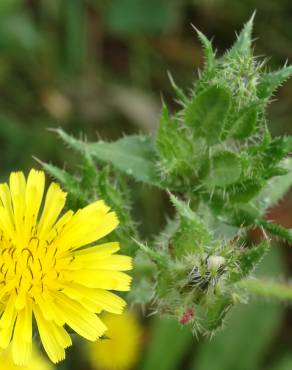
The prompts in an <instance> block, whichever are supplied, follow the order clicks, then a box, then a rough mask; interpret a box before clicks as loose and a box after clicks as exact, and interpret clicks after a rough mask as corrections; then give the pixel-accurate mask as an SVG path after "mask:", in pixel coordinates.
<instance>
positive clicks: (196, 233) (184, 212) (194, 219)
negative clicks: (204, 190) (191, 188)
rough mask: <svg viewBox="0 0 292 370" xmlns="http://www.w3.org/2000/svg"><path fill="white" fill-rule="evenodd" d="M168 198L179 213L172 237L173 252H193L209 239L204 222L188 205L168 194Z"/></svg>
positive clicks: (182, 254)
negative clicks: (177, 223) (176, 226)
mask: <svg viewBox="0 0 292 370" xmlns="http://www.w3.org/2000/svg"><path fill="white" fill-rule="evenodd" d="M170 199H171V202H172V203H173V205H174V206H175V208H176V210H177V212H178V215H179V225H178V228H177V230H176V232H175V233H174V235H173V237H172V243H173V253H174V255H175V256H176V257H182V256H184V255H187V254H190V253H192V254H194V253H196V252H199V251H200V247H202V246H205V245H207V244H208V243H209V242H210V241H211V238H212V237H211V234H210V233H209V231H208V229H207V227H206V225H205V224H204V222H203V221H202V220H201V219H200V218H199V217H198V215H197V214H196V213H195V212H193V211H192V210H191V209H190V207H189V205H188V204H186V203H185V202H183V201H181V200H179V199H178V198H176V197H175V196H174V195H172V194H170Z"/></svg>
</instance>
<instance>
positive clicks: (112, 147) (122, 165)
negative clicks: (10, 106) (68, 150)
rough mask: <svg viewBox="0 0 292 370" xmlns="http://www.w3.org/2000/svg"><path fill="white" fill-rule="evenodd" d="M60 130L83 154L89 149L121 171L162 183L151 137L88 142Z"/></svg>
mask: <svg viewBox="0 0 292 370" xmlns="http://www.w3.org/2000/svg"><path fill="white" fill-rule="evenodd" d="M54 131H56V132H57V133H58V134H59V136H60V137H61V138H62V139H63V140H64V141H65V143H66V144H68V145H69V146H70V147H72V148H73V149H75V150H77V151H81V152H82V153H84V152H88V153H89V154H90V155H91V156H92V157H93V158H96V159H98V160H100V161H101V162H103V163H111V164H112V165H113V166H114V167H115V168H116V169H117V170H119V171H121V172H123V173H126V174H127V175H128V176H131V177H133V178H134V179H135V180H138V181H143V182H146V183H148V184H152V185H157V186H160V183H161V181H160V179H159V176H158V174H157V171H156V166H155V165H156V163H155V161H156V153H155V148H154V140H153V138H152V137H151V136H139V135H132V136H125V137H123V138H121V139H119V140H117V141H115V142H112V143H106V142H103V141H98V142H96V143H87V142H83V141H81V140H77V139H75V138H73V137H72V136H70V135H68V134H66V133H65V132H64V131H63V130H61V129H58V130H54Z"/></svg>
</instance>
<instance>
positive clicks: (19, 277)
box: [0, 170, 132, 366]
mask: <svg viewBox="0 0 292 370" xmlns="http://www.w3.org/2000/svg"><path fill="white" fill-rule="evenodd" d="M44 190H45V174H44V172H43V171H35V170H31V171H30V173H29V175H28V178H27V179H26V178H25V176H24V174H23V173H22V172H13V173H12V174H11V175H10V181H9V185H8V184H6V183H5V184H0V348H3V349H6V348H7V347H8V346H9V344H10V343H12V344H11V346H12V349H11V350H12V357H13V360H14V362H15V363H16V364H17V365H22V366H25V365H27V364H28V363H29V361H30V358H31V351H32V323H33V318H34V319H35V321H36V325H37V328H38V331H39V335H40V339H41V341H42V344H43V346H44V349H45V350H46V352H47V354H48V356H49V358H50V359H51V360H52V361H53V362H55V363H56V362H58V361H60V360H62V359H64V358H65V348H67V347H69V346H70V345H71V344H72V342H71V337H70V335H69V333H68V332H67V330H66V326H65V325H67V326H69V327H71V328H72V329H73V330H74V331H75V332H77V333H78V334H79V335H81V336H82V337H84V338H86V339H88V340H90V341H95V340H96V339H98V338H99V337H101V336H102V335H103V334H104V333H105V331H106V329H107V327H106V326H105V324H104V323H103V322H102V321H101V319H100V318H99V316H97V315H96V314H99V313H100V312H102V311H108V312H111V313H116V314H121V313H122V311H123V308H124V306H125V304H126V302H125V301H124V300H123V299H122V298H120V297H118V296H117V295H115V294H113V293H112V292H110V290H120V291H127V290H129V288H130V282H131V278H130V276H129V275H127V274H125V273H124V272H123V271H127V270H130V269H131V268H132V260H131V258H130V257H127V256H121V255H117V254H116V252H117V251H118V250H119V244H118V243H116V242H111V243H103V244H99V245H95V246H90V247H88V245H90V244H91V243H93V242H95V241H96V240H98V239H100V238H102V237H104V236H106V235H107V234H109V233H110V232H111V231H112V230H114V229H115V228H116V227H117V225H118V223H119V222H118V219H117V216H116V214H115V213H114V212H110V208H109V207H108V206H106V205H105V203H104V202H103V201H101V200H99V201H96V202H94V203H92V204H90V205H88V206H87V207H84V208H83V209H80V210H78V211H77V212H76V213H74V212H72V211H70V210H69V211H67V212H66V213H64V214H63V215H62V216H61V217H60V213H61V212H62V210H63V208H64V205H65V200H66V193H64V192H63V191H62V190H61V188H60V187H59V186H58V185H57V184H55V183H52V184H51V185H50V186H49V188H48V191H47V194H46V197H45V200H44V202H43V197H44ZM42 202H43V203H42Z"/></svg>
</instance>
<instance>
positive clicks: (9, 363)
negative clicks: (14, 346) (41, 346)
mask: <svg viewBox="0 0 292 370" xmlns="http://www.w3.org/2000/svg"><path fill="white" fill-rule="evenodd" d="M0 370H53V366H52V364H51V362H49V361H46V360H45V359H44V358H43V356H41V355H40V354H39V352H38V351H37V350H36V349H35V348H33V349H32V356H31V360H30V362H29V365H28V366H18V365H15V363H14V362H13V358H12V353H11V348H10V347H9V348H8V349H6V350H4V351H2V352H0Z"/></svg>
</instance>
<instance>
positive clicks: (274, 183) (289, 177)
mask: <svg viewBox="0 0 292 370" xmlns="http://www.w3.org/2000/svg"><path fill="white" fill-rule="evenodd" d="M281 166H282V167H283V168H284V169H286V170H287V171H288V173H287V174H286V175H283V176H279V177H275V178H272V179H271V180H270V181H269V182H268V183H267V185H266V186H265V187H264V188H263V189H262V191H261V192H260V193H259V195H258V196H257V198H256V199H255V203H256V204H257V206H258V207H259V209H260V211H261V213H262V214H264V212H265V211H266V210H267V209H268V208H270V207H272V206H273V205H275V204H277V203H278V202H279V201H280V200H281V199H282V198H283V196H284V195H285V194H286V193H287V192H288V190H289V189H290V188H291V186H292V158H286V159H284V160H283V161H282V162H281Z"/></svg>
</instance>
